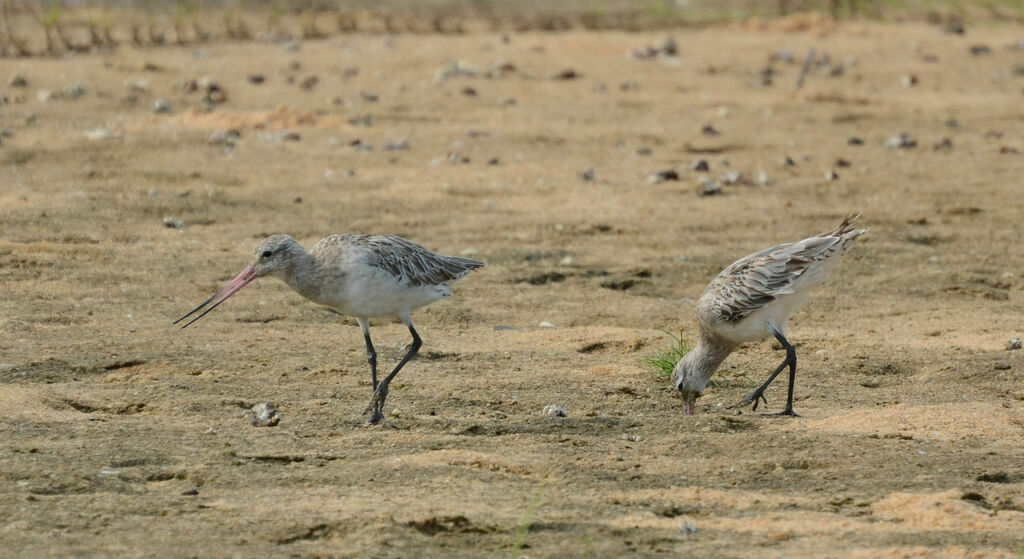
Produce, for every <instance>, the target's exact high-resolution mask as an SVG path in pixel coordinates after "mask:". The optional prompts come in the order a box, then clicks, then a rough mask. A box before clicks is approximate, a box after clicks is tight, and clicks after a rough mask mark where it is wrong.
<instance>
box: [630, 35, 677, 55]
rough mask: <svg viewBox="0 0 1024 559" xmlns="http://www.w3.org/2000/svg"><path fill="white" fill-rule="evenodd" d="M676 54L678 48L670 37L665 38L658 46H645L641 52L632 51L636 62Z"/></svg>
mask: <svg viewBox="0 0 1024 559" xmlns="http://www.w3.org/2000/svg"><path fill="white" fill-rule="evenodd" d="M678 52H679V47H678V46H677V45H676V41H675V39H673V38H672V37H666V38H665V40H664V41H662V42H661V44H660V45H656V46H647V47H644V48H643V50H635V51H633V58H636V59H638V60H648V59H651V58H657V57H659V56H675V55H676V54H677V53H678Z"/></svg>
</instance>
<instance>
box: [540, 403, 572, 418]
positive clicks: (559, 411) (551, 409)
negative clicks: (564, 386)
mask: <svg viewBox="0 0 1024 559" xmlns="http://www.w3.org/2000/svg"><path fill="white" fill-rule="evenodd" d="M541 413H543V414H544V415H546V416H548V417H569V414H568V413H566V411H565V406H559V405H556V404H551V405H548V406H544V409H543V410H541Z"/></svg>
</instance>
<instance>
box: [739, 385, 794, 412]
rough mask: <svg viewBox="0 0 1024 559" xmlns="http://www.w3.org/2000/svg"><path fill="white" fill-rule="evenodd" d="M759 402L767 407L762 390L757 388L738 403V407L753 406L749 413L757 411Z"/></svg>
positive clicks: (766, 399) (766, 400)
mask: <svg viewBox="0 0 1024 559" xmlns="http://www.w3.org/2000/svg"><path fill="white" fill-rule="evenodd" d="M761 402H764V404H765V405H766V406H767V405H768V398H765V397H764V390H763V389H761V388H758V389H757V390H755V391H753V392H751V393H750V394H747V397H746V398H744V399H743V400H742V401H741V402H740V404H739V407H741V408H742V407H745V406H747V405H750V404H754V407H753V408H751V411H757V406H758V404H760V403H761ZM790 411H793V410H790Z"/></svg>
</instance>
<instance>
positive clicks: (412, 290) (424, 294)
mask: <svg viewBox="0 0 1024 559" xmlns="http://www.w3.org/2000/svg"><path fill="white" fill-rule="evenodd" d="M253 252H254V254H255V255H256V260H255V261H254V262H253V263H252V264H250V265H249V266H248V267H247V268H246V269H245V270H243V271H242V273H241V274H239V275H238V277H236V278H235V279H234V280H232V282H231V283H230V284H228V285H227V286H226V287H225V288H224V289H222V290H220V291H218V292H217V293H216V294H214V296H213V297H210V298H209V299H207V300H206V301H205V302H203V304H201V305H199V306H198V307H196V308H195V309H193V310H192V311H191V312H190V313H188V314H186V315H185V316H183V317H181V318H179V319H178V320H177V321H175V324H177V323H178V322H180V321H182V320H184V319H185V318H188V317H189V316H191V315H192V314H194V313H196V312H198V311H199V310H202V309H204V308H205V310H203V312H202V313H201V314H200V315H198V316H197V317H195V318H193V319H192V320H191V321H189V322H187V323H186V324H185V325H184V326H183V328H184V327H187V326H188V325H189V324H192V323H193V322H195V321H196V320H199V319H200V318H202V317H203V316H204V315H206V313H208V312H210V311H211V310H213V309H214V308H215V307H216V306H217V305H220V304H221V303H223V302H224V301H226V300H227V299H228V298H229V297H231V296H232V295H233V294H235V293H236V292H238V291H239V290H240V289H242V288H243V287H245V286H246V285H247V284H248V283H249V282H251V281H253V280H255V279H256V278H258V277H262V276H272V277H275V278H278V279H280V280H281V281H283V282H285V283H287V284H288V285H289V286H291V287H292V289H294V290H295V291H296V292H298V293H299V294H300V295H302V296H303V297H306V298H307V299H309V300H311V301H314V302H316V303H320V304H321V305H325V306H328V307H331V308H333V309H335V310H337V311H338V312H340V313H341V314H345V315H349V316H354V317H355V318H356V321H357V322H358V323H359V326H360V327H361V328H362V330H363V337H364V340H365V342H366V351H367V360H368V361H369V363H370V371H371V379H372V381H373V387H374V394H373V398H372V399H371V401H370V406H368V407H367V409H366V412H364V413H369V412H371V411H372V412H373V415H372V416H371V417H370V422H371V423H379V422H382V421H384V402H385V400H386V398H387V393H388V385H389V384H390V382H391V379H393V378H394V376H395V375H396V374H397V373H398V371H399V370H401V368H402V367H403V366H404V365H405V363H406V362H408V361H409V359H411V358H412V357H413V356H414V355H415V354H416V352H417V351H418V350H419V347H420V344H421V340H420V337H419V335H418V334H417V333H416V330H415V328H413V325H412V318H411V314H412V311H413V310H415V309H417V308H419V307H422V306H424V305H427V304H429V303H431V302H433V301H436V300H438V299H441V298H444V297H451V296H452V287H453V286H454V285H455V284H456V283H457V282H458V281H459V279H461V278H462V277H463V276H465V275H466V274H468V273H469V272H470V271H471V270H474V269H476V268H480V267H482V266H483V263H482V262H477V261H476V260H470V259H468V258H460V257H457V256H444V255H440V254H436V253H433V252H431V251H429V250H427V249H425V248H423V247H422V246H420V245H418V244H416V243H413V242H411V241H408V240H406V239H403V238H401V237H394V236H384V235H332V236H330V237H326V238H324V239H322V240H320V242H318V243H317V244H316V245H314V246H313V248H312V249H310V250H309V252H307V251H306V250H305V249H303V248H302V246H301V245H299V243H297V242H296V241H295V240H294V239H292V238H291V237H289V236H288V235H272V236H270V237H267V238H266V239H264V240H263V241H261V242H260V243H259V244H258V245H256V248H255V249H254V251H253ZM207 305H209V306H207ZM389 315H395V316H398V317H399V318H400V319H402V321H403V322H404V323H405V325H406V326H407V327H408V328H409V332H410V333H411V334H412V336H413V343H412V345H411V346H410V349H409V351H408V352H407V353H406V355H405V356H404V357H403V358H402V360H401V361H400V362H399V363H398V365H397V366H396V367H395V368H394V369H393V370H392V371H391V373H390V374H388V376H387V377H385V378H384V379H383V380H382V381H381V382H380V383H379V384H378V383H377V354H376V352H375V351H374V348H373V342H372V341H371V339H370V323H369V319H370V318H372V317H379V316H389Z"/></svg>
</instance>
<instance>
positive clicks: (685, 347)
mask: <svg viewBox="0 0 1024 559" xmlns="http://www.w3.org/2000/svg"><path fill="white" fill-rule="evenodd" d="M663 332H665V334H666V335H667V336H668V337H669V338H671V339H672V343H671V344H669V345H668V346H666V347H665V348H663V349H662V350H661V351H659V352H658V353H656V354H655V355H654V356H653V357H648V358H647V359H644V364H646V365H648V366H650V367H651V368H652V369H654V376H656V377H658V378H659V379H664V380H667V379H669V378H671V377H672V370H673V369H675V368H676V363H678V362H679V360H680V359H682V358H683V356H684V355H686V354H687V353H689V352H690V350H691V349H693V348H691V347H690V344H688V343H686V340H684V339H683V331H682V330H680V331H679V335H678V336H676V335H675V334H673V333H672V332H669V331H668V330H663Z"/></svg>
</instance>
